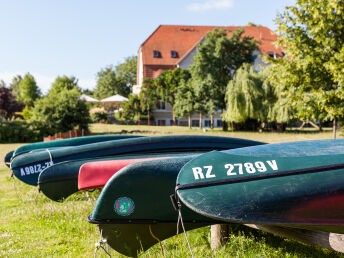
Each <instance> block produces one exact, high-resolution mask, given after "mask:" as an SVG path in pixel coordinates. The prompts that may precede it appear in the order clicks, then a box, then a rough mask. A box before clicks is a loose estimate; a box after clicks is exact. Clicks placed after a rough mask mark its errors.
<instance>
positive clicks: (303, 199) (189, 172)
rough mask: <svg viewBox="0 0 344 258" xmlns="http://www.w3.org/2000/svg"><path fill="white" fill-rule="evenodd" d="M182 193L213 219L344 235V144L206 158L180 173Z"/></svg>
mask: <svg viewBox="0 0 344 258" xmlns="http://www.w3.org/2000/svg"><path fill="white" fill-rule="evenodd" d="M245 153H246V154H245ZM253 153H254V154H253ZM177 189H178V190H177V193H178V196H179V198H180V200H181V201H182V203H183V204H184V205H186V206H187V207H188V208H190V209H192V210H193V211H194V212H197V213H199V214H200V215H203V216H207V217H209V218H211V219H216V220H222V221H224V222H228V223H245V224H246V223H247V224H263V225H264V224H265V225H276V226H283V227H295V228H301V229H308V230H320V231H326V232H335V233H344V140H336V141H333V140H325V141H324V140H323V141H310V142H295V143H284V144H271V145H265V146H259V147H258V146H257V147H250V148H244V149H240V150H231V151H224V152H216V151H214V152H210V153H207V154H203V155H200V156H198V157H196V158H195V159H193V160H191V161H190V162H188V163H187V164H186V165H185V166H184V167H183V169H182V170H181V171H180V173H179V175H178V178H177Z"/></svg>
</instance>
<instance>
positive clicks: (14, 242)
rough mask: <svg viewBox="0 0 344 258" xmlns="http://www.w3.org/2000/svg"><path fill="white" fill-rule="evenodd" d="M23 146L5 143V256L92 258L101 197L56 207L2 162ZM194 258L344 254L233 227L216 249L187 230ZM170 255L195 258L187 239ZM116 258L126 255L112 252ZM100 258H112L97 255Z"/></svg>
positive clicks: (140, 130) (0, 224) (314, 135)
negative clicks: (93, 216)
mask: <svg viewBox="0 0 344 258" xmlns="http://www.w3.org/2000/svg"><path fill="white" fill-rule="evenodd" d="M91 130H92V132H94V133H99V134H100V133H116V132H117V133H118V132H122V130H126V131H135V132H134V133H135V134H143V135H169V134H204V135H222V136H230V137H240V138H246V139H252V140H258V141H264V142H269V143H273V142H285V141H298V140H310V139H329V138H331V137H332V134H331V132H330V131H328V130H325V131H324V132H321V133H318V132H314V131H312V130H309V131H307V132H304V133H293V132H286V133H255V132H234V133H232V132H222V131H221V130H219V129H214V130H208V131H207V132H203V131H202V130H199V129H191V130H190V129H188V128H185V127H156V126H150V127H149V126H119V125H102V124H93V125H91ZM20 145H21V144H0V158H1V162H0V186H1V187H0V257H92V256H93V255H94V250H95V243H96V242H98V241H99V239H100V234H99V230H98V228H97V226H95V225H92V224H89V223H88V222H87V216H88V215H89V214H90V213H91V212H92V209H93V206H94V204H95V202H96V197H97V195H98V194H99V193H97V192H95V193H93V195H92V196H91V200H89V199H88V198H86V195H85V193H78V194H75V195H73V196H72V197H70V198H68V199H67V200H66V201H65V202H63V203H56V202H53V201H51V200H49V199H48V198H46V197H45V196H44V195H43V194H40V193H38V190H37V188H36V187H32V186H29V185H26V184H24V183H21V182H20V181H18V180H17V179H15V189H14V186H13V181H12V178H11V171H10V169H9V168H7V167H6V166H5V165H4V163H3V157H4V156H5V154H6V153H7V152H9V151H11V150H14V149H15V148H17V147H18V146H20ZM188 236H189V240H190V243H191V246H192V250H193V252H194V255H195V257H344V255H342V254H339V253H336V252H333V251H330V250H327V249H321V248H319V247H314V246H310V245H305V244H302V243H299V242H296V241H293V240H289V239H284V238H280V237H276V236H273V235H271V234H268V233H264V232H260V231H257V230H254V229H249V228H247V227H245V226H239V225H234V226H232V234H231V237H230V240H229V241H228V243H227V244H226V245H225V246H223V247H222V248H221V249H219V250H217V251H212V250H211V249H210V230H209V227H205V228H200V229H196V230H193V231H190V232H188ZM162 244H163V252H164V254H165V256H166V257H187V256H190V253H189V250H188V248H187V244H186V240H185V238H184V235H182V234H181V235H178V236H175V237H172V238H170V239H167V240H165V241H163V242H162ZM110 252H111V254H112V256H113V257H123V256H121V255H119V254H118V253H116V252H115V251H113V250H110ZM97 256H98V257H107V255H106V254H105V253H104V252H103V251H98V253H97ZM160 256H162V251H161V248H160V246H159V245H155V246H154V247H152V248H151V249H149V250H148V251H146V252H144V253H142V254H140V255H139V257H160Z"/></svg>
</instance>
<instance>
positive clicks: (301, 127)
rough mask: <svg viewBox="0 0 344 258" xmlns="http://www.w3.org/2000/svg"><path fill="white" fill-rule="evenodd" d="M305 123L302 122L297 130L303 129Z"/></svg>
mask: <svg viewBox="0 0 344 258" xmlns="http://www.w3.org/2000/svg"><path fill="white" fill-rule="evenodd" d="M305 124H306V122H305V121H303V122H302V124H301V125H300V127H299V128H298V129H299V130H301V129H303V127H304V126H305Z"/></svg>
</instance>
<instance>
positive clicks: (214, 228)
mask: <svg viewBox="0 0 344 258" xmlns="http://www.w3.org/2000/svg"><path fill="white" fill-rule="evenodd" d="M210 233H211V249H212V250H215V249H218V248H220V247H221V246H223V244H224V243H226V242H227V241H228V239H229V236H230V233H231V226H230V225H229V224H217V225H211V227H210Z"/></svg>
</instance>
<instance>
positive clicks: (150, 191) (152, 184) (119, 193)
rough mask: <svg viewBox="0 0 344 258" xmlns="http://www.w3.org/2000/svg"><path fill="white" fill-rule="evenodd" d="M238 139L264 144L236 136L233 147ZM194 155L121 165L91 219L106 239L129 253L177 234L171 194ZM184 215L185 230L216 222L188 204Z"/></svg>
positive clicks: (245, 142) (175, 213) (113, 246)
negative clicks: (191, 208)
mask: <svg viewBox="0 0 344 258" xmlns="http://www.w3.org/2000/svg"><path fill="white" fill-rule="evenodd" d="M239 142H241V146H247V145H248V144H251V146H252V145H259V144H262V143H258V142H247V141H246V140H240V139H237V143H238V145H237V146H234V145H233V146H232V148H236V147H240V144H239ZM227 148H228V146H227ZM193 157H195V156H194V155H193V156H185V157H179V158H169V159H159V160H150V161H145V162H139V163H135V164H132V165H129V166H127V167H125V168H123V169H121V170H120V171H118V172H117V173H116V174H115V175H113V176H112V177H111V179H110V180H109V181H108V182H107V184H106V185H105V187H104V189H103V191H102V192H101V194H100V196H99V198H98V201H97V203H96V206H95V208H94V210H93V213H92V215H90V216H89V218H88V220H89V222H90V223H94V224H98V226H99V228H100V231H101V234H102V236H103V238H105V239H107V243H108V244H109V245H110V246H111V247H112V248H113V249H115V250H116V251H118V252H119V253H121V254H124V255H127V256H136V255H137V253H138V252H140V251H141V250H147V249H148V248H149V247H151V246H152V245H154V244H156V243H157V240H156V239H160V240H161V241H162V240H164V239H166V238H169V237H171V236H174V235H175V234H176V223H177V212H176V211H175V210H174V208H173V206H172V204H171V201H170V195H171V194H173V193H174V189H175V181H176V178H177V175H178V173H179V170H180V169H181V168H182V167H183V166H184V165H185V164H186V163H187V162H188V161H189V160H191V159H192V158H193ZM121 203H122V204H124V205H128V204H129V207H127V208H128V209H127V211H125V210H124V211H123V210H122V211H121V210H120V206H121ZM132 208H133V209H132ZM183 218H184V222H185V223H184V224H185V227H186V230H190V229H194V228H198V227H202V226H205V225H209V224H212V223H215V221H214V220H213V219H209V218H206V217H204V216H200V215H197V213H195V212H193V211H191V210H189V209H186V208H184V209H183Z"/></svg>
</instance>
